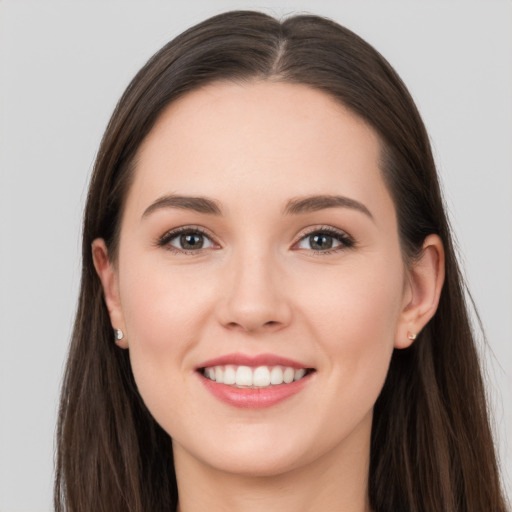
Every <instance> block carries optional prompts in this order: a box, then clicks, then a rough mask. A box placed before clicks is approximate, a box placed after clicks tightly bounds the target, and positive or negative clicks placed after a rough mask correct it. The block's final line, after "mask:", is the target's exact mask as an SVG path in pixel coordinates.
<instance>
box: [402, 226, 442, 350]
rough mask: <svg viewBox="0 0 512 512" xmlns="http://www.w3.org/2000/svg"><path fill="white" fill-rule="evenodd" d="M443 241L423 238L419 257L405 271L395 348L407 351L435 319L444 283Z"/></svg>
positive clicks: (433, 236)
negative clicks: (404, 298)
mask: <svg viewBox="0 0 512 512" xmlns="http://www.w3.org/2000/svg"><path fill="white" fill-rule="evenodd" d="M444 274H445V263H444V248H443V242H442V241H441V239H440V238H439V236H438V235H429V236H428V237H427V238H425V241H424V243H423V249H422V252H421V254H420V256H419V257H418V258H417V259H416V260H415V261H414V263H413V264H412V265H411V267H410V269H409V271H408V283H407V293H406V294H405V295H404V296H405V297H406V301H405V302H404V308H403V310H402V313H401V318H400V322H399V324H398V328H397V333H396V339H395V348H407V347H409V346H410V345H411V344H412V343H413V342H414V340H415V339H416V336H417V334H418V333H419V332H420V331H421V330H422V329H423V328H424V327H425V325H426V324H427V323H428V322H429V320H430V319H431V318H432V317H433V316H434V314H435V312H436V310H437V306H438V305H439V299H440V297H441V290H442V287H443V283H444Z"/></svg>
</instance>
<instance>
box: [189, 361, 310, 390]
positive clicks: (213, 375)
mask: <svg viewBox="0 0 512 512" xmlns="http://www.w3.org/2000/svg"><path fill="white" fill-rule="evenodd" d="M313 371H314V370H313V368H293V367H291V366H281V365H274V366H265V365H263V366H257V367H251V366H245V365H240V366H237V365H234V364H227V365H216V366H207V367H204V368H200V369H199V372H200V373H201V374H202V376H203V377H205V378H206V379H209V380H211V381H213V382H216V383H217V384H225V385H227V386H233V387H235V388H242V389H267V388H272V387H274V386H280V385H282V384H291V383H292V382H297V381H299V380H301V379H303V378H304V377H306V375H309V374H310V373H311V372H313Z"/></svg>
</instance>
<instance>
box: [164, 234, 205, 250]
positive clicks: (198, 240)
mask: <svg viewBox="0 0 512 512" xmlns="http://www.w3.org/2000/svg"><path fill="white" fill-rule="evenodd" d="M204 238H205V237H204V235H202V234H200V233H184V234H182V235H180V236H179V237H176V238H175V239H174V240H179V245H180V247H179V248H180V249H185V250H187V251H190V250H194V249H202V248H203V245H204ZM171 245H174V244H173V243H172V242H171Z"/></svg>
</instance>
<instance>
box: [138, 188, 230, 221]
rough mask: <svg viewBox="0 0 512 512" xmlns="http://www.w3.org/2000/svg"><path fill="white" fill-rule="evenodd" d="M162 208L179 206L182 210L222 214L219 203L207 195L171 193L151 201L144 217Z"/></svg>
mask: <svg viewBox="0 0 512 512" xmlns="http://www.w3.org/2000/svg"><path fill="white" fill-rule="evenodd" d="M161 208H179V209H182V210H192V211H195V212H198V213H207V214H209V215H222V211H221V209H220V206H219V205H218V203H217V202H216V201H214V200H212V199H208V198H206V197H192V196H180V195H174V194H169V195H165V196H162V197H160V198H158V199H157V200H156V201H155V202H154V203H151V204H150V205H149V206H148V207H147V208H146V209H145V210H144V213H143V214H142V218H144V217H147V216H148V215H150V214H151V213H153V212H154V211H156V210H160V209H161Z"/></svg>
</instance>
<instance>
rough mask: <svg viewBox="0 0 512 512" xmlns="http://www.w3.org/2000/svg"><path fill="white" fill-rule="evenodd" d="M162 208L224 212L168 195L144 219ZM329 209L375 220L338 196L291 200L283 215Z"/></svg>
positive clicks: (213, 204) (206, 202) (201, 200)
mask: <svg viewBox="0 0 512 512" xmlns="http://www.w3.org/2000/svg"><path fill="white" fill-rule="evenodd" d="M162 208H178V209H182V210H192V211H195V212H198V213H205V214H208V215H216V216H219V215H222V210H221V208H220V206H219V204H218V202H217V201H214V200H213V199H209V198H207V197H194V196H182V195H175V194H168V195H165V196H162V197H160V198H158V199H157V200H156V201H155V202H153V203H151V204H150V205H149V206H148V207H147V208H146V209H145V210H144V213H143V214H142V218H145V217H147V216H148V215H150V214H151V213H153V212H154V211H156V210H159V209H162ZM327 208H351V209H354V210H357V211H359V212H361V213H364V214H365V215H366V216H367V217H369V218H370V219H372V220H373V215H372V214H371V212H370V210H368V208H367V207H366V206H365V205H364V204H363V203H360V202H359V201H356V200H355V199H351V198H349V197H344V196H337V195H314V196H307V197H298V198H294V199H290V200H289V201H288V202H287V203H286V206H285V208H284V211H283V213H284V214H285V215H300V214H302V213H309V212H316V211H319V210H325V209H327Z"/></svg>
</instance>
